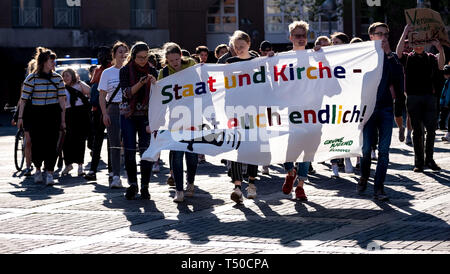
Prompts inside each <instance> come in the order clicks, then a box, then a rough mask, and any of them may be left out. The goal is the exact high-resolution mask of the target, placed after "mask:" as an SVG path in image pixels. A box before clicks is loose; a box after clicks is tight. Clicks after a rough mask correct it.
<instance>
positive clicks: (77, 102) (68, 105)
mask: <svg viewBox="0 0 450 274" xmlns="http://www.w3.org/2000/svg"><path fill="white" fill-rule="evenodd" d="M72 87H73V88H74V89H77V90H79V91H80V92H81V93H83V92H82V89H81V85H80V84H79V83H76V84H75V85H73V86H72ZM64 92H65V93H66V108H70V107H71V106H70V93H69V91H67V89H65V90H64ZM82 105H83V101H81V99H80V98H77V100H76V101H75V106H77V107H78V106H82Z"/></svg>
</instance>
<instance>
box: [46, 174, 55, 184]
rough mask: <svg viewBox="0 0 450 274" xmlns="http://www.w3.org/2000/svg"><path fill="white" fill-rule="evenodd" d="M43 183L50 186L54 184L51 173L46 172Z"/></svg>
mask: <svg viewBox="0 0 450 274" xmlns="http://www.w3.org/2000/svg"><path fill="white" fill-rule="evenodd" d="M45 184H46V185H48V186H52V185H54V184H55V181H54V180H53V174H50V173H47V177H46V180H45Z"/></svg>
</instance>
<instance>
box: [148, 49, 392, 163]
mask: <svg viewBox="0 0 450 274" xmlns="http://www.w3.org/2000/svg"><path fill="white" fill-rule="evenodd" d="M382 70H383V51H382V49H381V43H380V42H379V41H377V42H364V43H356V44H352V45H342V46H332V47H324V48H322V49H321V50H320V51H317V52H314V51H311V50H306V51H295V52H293V51H290V52H285V53H280V54H277V55H276V56H274V57H260V58H256V59H254V60H251V61H246V62H240V63H234V64H225V65H219V64H204V65H196V66H194V67H191V68H188V69H185V70H183V71H180V72H178V73H176V74H173V75H170V76H168V77H166V78H164V79H162V80H160V81H158V82H157V84H156V85H153V86H152V89H151V97H150V102H149V120H150V129H151V131H152V134H151V142H150V146H149V148H148V150H147V151H146V152H145V153H144V155H143V159H145V160H149V161H154V160H156V157H157V154H158V152H159V151H161V150H177V151H186V152H194V153H200V154H206V155H213V156H220V157H221V158H222V159H227V160H232V161H238V162H242V163H248V164H258V165H267V164H270V163H272V164H273V163H284V162H295V161H300V162H302V161H316V162H317V161H325V160H329V159H333V158H342V157H351V156H361V148H362V139H363V138H362V129H363V126H364V124H365V123H366V122H367V120H368V119H369V118H370V116H371V114H372V112H373V109H374V107H375V101H376V93H377V88H378V84H379V83H380V80H381V76H382Z"/></svg>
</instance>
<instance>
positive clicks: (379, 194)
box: [373, 190, 389, 202]
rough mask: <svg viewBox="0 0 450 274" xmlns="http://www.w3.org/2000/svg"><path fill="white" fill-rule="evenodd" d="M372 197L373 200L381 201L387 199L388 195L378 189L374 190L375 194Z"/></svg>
mask: <svg viewBox="0 0 450 274" xmlns="http://www.w3.org/2000/svg"><path fill="white" fill-rule="evenodd" d="M373 198H374V199H375V200H377V201H381V202H386V201H389V197H388V196H387V195H386V193H384V191H382V190H378V191H377V192H375V194H374V195H373Z"/></svg>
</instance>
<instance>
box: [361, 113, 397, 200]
mask: <svg viewBox="0 0 450 274" xmlns="http://www.w3.org/2000/svg"><path fill="white" fill-rule="evenodd" d="M393 119H394V112H393V109H392V108H381V109H375V110H374V112H373V114H372V116H371V117H370V119H369V121H368V122H367V124H366V125H365V126H364V130H363V136H364V137H363V138H364V140H363V147H362V153H363V157H362V159H361V178H364V179H369V176H370V164H371V161H372V160H371V155H370V154H371V149H372V145H373V142H374V141H375V140H374V138H372V136H374V135H375V134H376V132H377V131H378V136H379V143H378V161H377V168H376V171H375V183H374V191H375V192H376V191H378V190H380V191H382V190H383V188H384V181H385V179H386V173H387V168H388V165H389V148H390V146H391V138H392V128H393Z"/></svg>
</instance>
